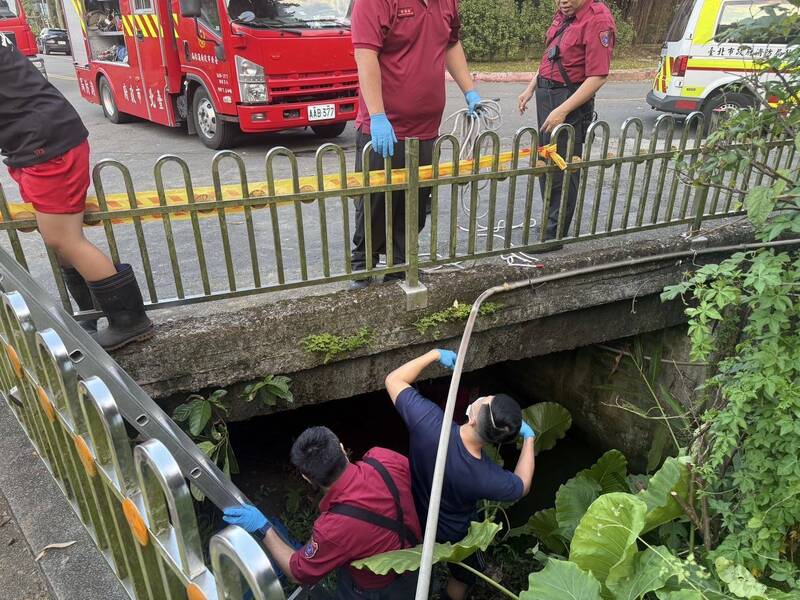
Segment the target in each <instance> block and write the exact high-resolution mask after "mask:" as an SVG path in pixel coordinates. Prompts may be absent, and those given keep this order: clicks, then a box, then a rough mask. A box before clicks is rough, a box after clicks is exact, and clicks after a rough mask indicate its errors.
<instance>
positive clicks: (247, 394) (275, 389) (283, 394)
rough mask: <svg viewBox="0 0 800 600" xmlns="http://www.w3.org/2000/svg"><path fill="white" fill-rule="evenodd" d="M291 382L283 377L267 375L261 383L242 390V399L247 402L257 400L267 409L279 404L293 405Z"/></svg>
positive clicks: (252, 384) (258, 382)
mask: <svg viewBox="0 0 800 600" xmlns="http://www.w3.org/2000/svg"><path fill="white" fill-rule="evenodd" d="M291 387H292V380H291V379H290V378H289V377H286V376H284V375H267V376H266V377H264V379H262V380H261V381H257V382H256V383H251V384H250V385H248V386H247V387H245V388H244V398H245V400H247V401H248V402H252V401H253V400H258V401H259V402H261V403H262V404H263V405H264V406H266V407H267V408H275V407H276V406H278V404H279V403H280V402H285V403H286V404H292V403H294V394H292V390H291Z"/></svg>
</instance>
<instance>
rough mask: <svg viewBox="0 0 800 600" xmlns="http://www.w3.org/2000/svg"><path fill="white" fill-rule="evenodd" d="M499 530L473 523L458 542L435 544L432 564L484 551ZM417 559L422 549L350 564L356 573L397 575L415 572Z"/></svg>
mask: <svg viewBox="0 0 800 600" xmlns="http://www.w3.org/2000/svg"><path fill="white" fill-rule="evenodd" d="M501 527H502V525H500V524H499V523H493V522H492V521H483V522H481V523H476V522H474V521H473V522H472V523H471V524H470V526H469V532H468V533H467V537H465V538H464V539H463V540H461V541H460V542H456V543H454V544H451V543H450V542H447V543H445V544H436V546H435V547H434V550H433V563H434V564H436V563H438V562H460V561H462V560H464V559H465V558H467V557H468V556H470V555H471V554H473V553H475V552H476V551H477V550H486V548H488V547H489V544H491V543H492V540H493V539H494V536H495V535H497V532H498V531H500V529H501ZM421 558H422V545H419V546H415V547H414V548H407V549H405V550H394V551H393V552H384V553H383V554H376V555H375V556H370V557H369V558H362V559H359V560H354V561H353V562H352V563H350V564H352V565H353V566H354V567H355V568H357V569H364V568H366V569H369V570H370V571H372V572H373V573H375V574H377V575H386V574H387V573H388V572H389V571H394V572H395V573H397V574H398V575H399V574H400V573H405V572H406V571H416V570H417V569H419V564H420V559H421Z"/></svg>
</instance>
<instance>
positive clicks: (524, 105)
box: [517, 71, 539, 114]
mask: <svg viewBox="0 0 800 600" xmlns="http://www.w3.org/2000/svg"><path fill="white" fill-rule="evenodd" d="M538 78H539V71H536V73H534V74H533V77H532V78H531V82H530V83H529V84H528V87H526V88H525V89H524V90H523V91H522V93H521V94H520V95H519V98H518V99H517V100H518V108H519V114H524V113H525V111H526V110H528V102H530V100H531V98H533V94H534V93H535V92H536V80H537V79H538Z"/></svg>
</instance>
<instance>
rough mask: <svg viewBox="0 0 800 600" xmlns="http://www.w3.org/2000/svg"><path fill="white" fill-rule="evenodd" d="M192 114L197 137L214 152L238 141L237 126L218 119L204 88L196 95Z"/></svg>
mask: <svg viewBox="0 0 800 600" xmlns="http://www.w3.org/2000/svg"><path fill="white" fill-rule="evenodd" d="M192 114H193V116H194V126H195V129H197V136H198V137H199V138H200V141H201V142H203V145H205V146H206V147H208V148H211V149H213V150H222V149H224V148H230V147H231V146H232V145H233V143H234V141H235V140H236V133H237V131H236V130H237V127H236V124H235V123H231V122H230V121H223V120H222V119H220V118H219V117H218V115H217V109H216V108H214V103H213V102H212V101H211V98H209V97H208V92H207V91H206V90H204V89H203V88H200V89H198V90H197V91H196V92H195V93H194V99H193V101H192Z"/></svg>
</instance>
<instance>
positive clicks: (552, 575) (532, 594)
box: [519, 559, 600, 600]
mask: <svg viewBox="0 0 800 600" xmlns="http://www.w3.org/2000/svg"><path fill="white" fill-rule="evenodd" d="M570 599H571V600H600V582H599V581H597V579H595V578H594V576H593V575H592V574H591V573H587V572H586V571H583V570H581V568H580V567H579V566H578V565H576V564H575V563H573V562H569V561H566V560H553V559H550V560H549V561H547V565H545V567H544V569H542V570H541V571H539V572H538V573H531V574H530V575H529V576H528V589H527V590H526V591H524V592H522V593H521V594H520V595H519V600H570Z"/></svg>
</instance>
